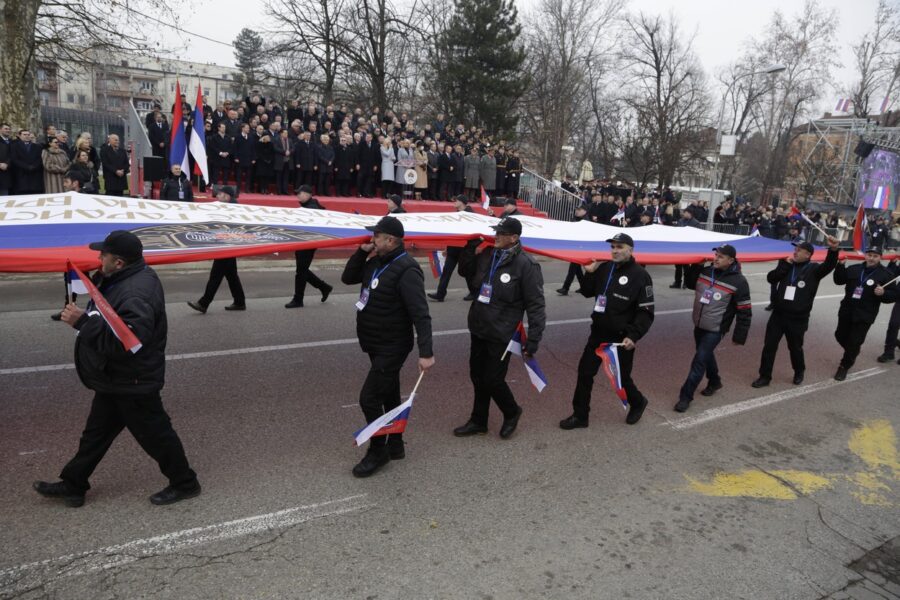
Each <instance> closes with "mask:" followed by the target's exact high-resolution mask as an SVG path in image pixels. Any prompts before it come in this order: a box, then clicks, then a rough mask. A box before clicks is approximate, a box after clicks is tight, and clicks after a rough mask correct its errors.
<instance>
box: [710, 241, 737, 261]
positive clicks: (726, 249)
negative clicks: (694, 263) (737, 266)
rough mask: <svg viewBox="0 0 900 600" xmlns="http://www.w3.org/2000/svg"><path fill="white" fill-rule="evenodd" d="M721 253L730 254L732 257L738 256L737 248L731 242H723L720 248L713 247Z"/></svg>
mask: <svg viewBox="0 0 900 600" xmlns="http://www.w3.org/2000/svg"><path fill="white" fill-rule="evenodd" d="M713 250H715V251H716V252H718V253H719V254H724V255H725V256H730V257H731V258H737V250H735V249H734V246H732V245H731V244H722V245H721V246H719V247H718V248H713Z"/></svg>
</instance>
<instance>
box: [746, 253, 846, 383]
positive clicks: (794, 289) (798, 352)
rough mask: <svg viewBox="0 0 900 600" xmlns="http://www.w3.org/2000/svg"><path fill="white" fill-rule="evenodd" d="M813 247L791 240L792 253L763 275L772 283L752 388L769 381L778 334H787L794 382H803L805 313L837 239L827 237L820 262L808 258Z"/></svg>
mask: <svg viewBox="0 0 900 600" xmlns="http://www.w3.org/2000/svg"><path fill="white" fill-rule="evenodd" d="M815 251H816V249H815V247H814V246H813V245H812V244H810V243H809V242H797V243H795V244H794V255H793V256H791V257H788V258H786V259H781V260H779V261H778V265H777V266H776V267H775V268H774V269H773V270H771V271H769V273H768V275H766V280H768V282H769V284H770V285H772V286H774V290H773V292H772V294H771V296H772V314H771V316H770V317H769V322H768V323H767V324H766V339H765V342H763V350H762V358H761V359H760V363H759V378H758V379H757V380H756V381H754V382H753V383H752V384H751V385H752V386H753V387H755V388H761V387H765V386H767V385H769V382H770V381H772V368H773V367H774V366H775V355H776V353H777V352H778V344H780V343H781V338H782V337H785V338H787V346H788V352H790V355H791V367H793V368H794V385H800V384H801V383H803V374H804V373H805V372H806V361H805V359H804V356H803V336H804V334H805V333H806V330H807V329H808V328H809V315H810V313H811V312H812V308H813V301H814V300H815V299H816V292H817V291H818V289H819V282H820V281H822V279H824V278H825V277H827V276H828V275H829V273H831V272H832V271H833V270H834V267H835V265H837V259H838V240H837V239H835V238H833V237H831V236H829V237H828V255H827V256H826V257H825V262H823V263H817V262H812V261H811V260H810V259H811V258H812V255H813V253H814V252H815Z"/></svg>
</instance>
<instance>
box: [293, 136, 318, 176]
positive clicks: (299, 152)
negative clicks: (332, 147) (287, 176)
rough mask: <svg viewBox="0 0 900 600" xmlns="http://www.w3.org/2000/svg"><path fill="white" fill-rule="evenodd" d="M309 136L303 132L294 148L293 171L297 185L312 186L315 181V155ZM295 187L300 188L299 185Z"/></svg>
mask: <svg viewBox="0 0 900 600" xmlns="http://www.w3.org/2000/svg"><path fill="white" fill-rule="evenodd" d="M315 150H316V149H315V146H314V143H313V141H312V140H311V134H310V133H309V132H308V131H305V132H304V133H303V134H302V135H301V136H300V140H299V141H298V142H297V145H296V146H295V147H294V171H295V177H296V178H297V183H299V184H300V185H308V186H312V185H315V183H317V182H316V181H315V176H316V172H315V170H314V167H315V166H316V153H315ZM297 187H300V186H299V185H298V186H297Z"/></svg>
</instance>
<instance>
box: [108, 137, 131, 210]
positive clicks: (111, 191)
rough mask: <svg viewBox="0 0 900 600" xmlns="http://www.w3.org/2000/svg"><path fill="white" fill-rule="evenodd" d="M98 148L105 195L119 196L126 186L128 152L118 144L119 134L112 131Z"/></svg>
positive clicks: (128, 167)
mask: <svg viewBox="0 0 900 600" xmlns="http://www.w3.org/2000/svg"><path fill="white" fill-rule="evenodd" d="M106 139H107V141H106V144H104V145H103V146H102V147H101V148H100V164H101V165H103V183H104V186H105V191H104V193H105V194H106V195H107V196H121V195H122V194H123V193H124V192H125V190H126V189H127V188H128V173H129V172H130V171H131V168H130V166H129V163H128V153H127V152H125V149H124V148H122V147H121V146H120V145H119V136H117V135H116V134H114V133H112V134H110V135H109V137H107V138H106Z"/></svg>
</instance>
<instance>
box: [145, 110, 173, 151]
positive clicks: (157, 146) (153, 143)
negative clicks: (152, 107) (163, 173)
mask: <svg viewBox="0 0 900 600" xmlns="http://www.w3.org/2000/svg"><path fill="white" fill-rule="evenodd" d="M154 119H155V122H154V123H153V124H152V125H150V127H149V128H148V129H147V137H148V138H149V139H150V147H151V148H152V149H153V156H160V157H162V158H165V157H166V147H167V146H168V145H169V125H168V124H167V123H166V122H165V121H163V116H162V113H161V112H159V111H156V112H155V113H154Z"/></svg>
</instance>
